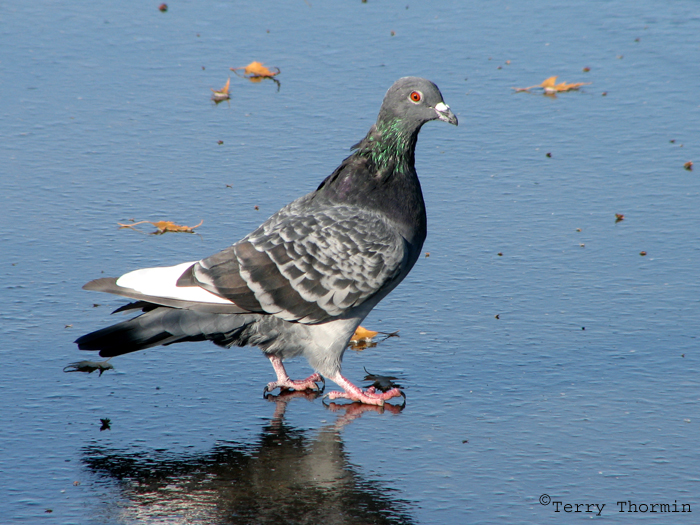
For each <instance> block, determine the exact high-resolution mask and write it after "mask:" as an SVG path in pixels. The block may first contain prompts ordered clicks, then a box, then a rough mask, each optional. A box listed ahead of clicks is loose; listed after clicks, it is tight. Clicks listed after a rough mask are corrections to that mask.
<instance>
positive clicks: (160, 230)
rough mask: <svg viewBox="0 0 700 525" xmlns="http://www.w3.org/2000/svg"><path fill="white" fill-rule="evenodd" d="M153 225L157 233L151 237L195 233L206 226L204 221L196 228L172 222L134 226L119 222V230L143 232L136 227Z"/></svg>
mask: <svg viewBox="0 0 700 525" xmlns="http://www.w3.org/2000/svg"><path fill="white" fill-rule="evenodd" d="M146 223H148V224H151V225H153V227H155V228H156V231H154V232H151V235H162V234H164V233H167V232H173V233H194V229H195V228H199V227H200V226H201V225H202V224H204V219H202V220H201V221H199V224H197V225H196V226H180V225H179V224H175V223H174V222H172V221H156V222H152V221H139V222H135V223H133V224H122V223H121V222H118V223H117V224H118V225H119V229H120V230H121V229H123V228H131V229H132V230H136V231H141V230H139V229H138V228H134V226H138V225H139V224H146Z"/></svg>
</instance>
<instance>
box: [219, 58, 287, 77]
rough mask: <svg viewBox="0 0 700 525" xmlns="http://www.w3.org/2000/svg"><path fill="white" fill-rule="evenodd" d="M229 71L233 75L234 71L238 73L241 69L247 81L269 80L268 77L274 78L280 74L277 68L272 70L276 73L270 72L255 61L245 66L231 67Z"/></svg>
mask: <svg viewBox="0 0 700 525" xmlns="http://www.w3.org/2000/svg"><path fill="white" fill-rule="evenodd" d="M229 69H231V71H233V72H234V73H235V72H236V71H240V70H241V69H242V70H243V73H244V74H245V75H247V77H246V78H249V79H254V78H269V77H274V76H276V75H279V74H280V70H279V68H277V67H276V68H274V69H276V70H277V71H272V70H270V69H268V68H267V67H265V66H264V65H263V63H262V62H257V61H253V62H251V63H250V64H248V65H247V66H243V67H232V68H229Z"/></svg>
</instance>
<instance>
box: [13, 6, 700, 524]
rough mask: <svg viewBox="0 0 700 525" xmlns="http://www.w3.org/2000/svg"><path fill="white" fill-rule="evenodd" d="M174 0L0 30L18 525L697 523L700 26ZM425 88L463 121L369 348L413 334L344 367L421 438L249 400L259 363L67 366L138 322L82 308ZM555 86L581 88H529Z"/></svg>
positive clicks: (260, 203) (107, 304)
mask: <svg viewBox="0 0 700 525" xmlns="http://www.w3.org/2000/svg"><path fill="white" fill-rule="evenodd" d="M158 4H159V2H150V3H149V2H146V3H144V2H88V3H85V2H76V1H74V0H66V1H64V2H51V1H42V0H39V1H32V2H21V3H20V2H13V3H9V4H7V3H6V4H4V5H3V7H2V10H0V212H1V213H0V230H1V231H2V232H3V233H2V235H1V236H0V254H1V255H0V280H1V281H2V287H1V288H0V298H1V299H2V305H3V306H2V308H0V360H1V361H0V365H1V366H0V399H2V401H3V406H2V408H0V490H2V495H3V497H2V498H0V517H1V519H0V521H2V523H43V522H46V523H60V524H134V523H192V524H194V523H197V524H200V523H202V524H207V523H211V524H219V523H236V524H238V523H323V522H333V523H358V524H359V523H363V524H364V523H416V524H445V523H532V524H542V523H561V522H565V521H569V520H571V521H574V520H576V521H580V520H581V519H582V518H584V517H585V518H590V517H592V516H595V515H596V514H597V513H598V510H597V508H595V506H593V511H592V512H588V513H587V512H585V510H586V507H584V506H582V505H581V504H598V505H603V504H605V507H604V508H603V510H602V512H601V516H600V517H601V518H603V519H605V520H606V521H608V522H611V521H614V522H619V523H632V522H635V523H636V522H639V521H640V520H644V519H647V520H650V521H652V522H654V523H666V524H668V523H672V524H673V523H679V524H681V523H682V524H688V523H692V522H694V521H695V520H694V519H693V518H692V516H695V514H688V513H687V512H685V513H683V512H678V513H664V514H663V515H662V514H661V513H659V512H658V511H659V510H660V509H662V507H660V506H658V505H657V506H656V507H651V505H652V504H662V503H663V504H669V505H673V504H674V502H675V504H676V505H677V507H676V508H677V509H678V510H680V509H682V508H683V507H682V506H681V505H682V504H686V505H690V508H691V509H692V512H693V513H696V512H700V476H699V475H698V472H700V458H699V456H698V452H697V451H698V450H700V437H699V436H700V429H699V428H698V423H699V422H700V413H699V410H698V401H699V400H700V394H699V393H698V392H699V387H700V381H699V379H698V367H699V364H700V355H699V353H698V343H699V341H698V337H699V336H700V299H699V297H700V285H699V279H698V273H699V269H700V263H699V262H698V261H699V260H700V242H699V241H698V231H700V206H699V205H698V203H699V202H700V201H699V195H700V178H699V175H698V174H699V173H700V131H699V130H700V126H698V122H700V96H699V95H700V91H699V90H698V85H700V69H699V68H698V65H697V64H698V58H699V57H700V37H699V36H698V35H700V6H699V5H698V3H697V2H695V1H692V0H687V1H676V2H670V3H659V2H652V1H650V0H641V1H638V2H621V1H613V2H602V1H585V2H584V1H574V2H547V1H543V2H537V3H531V2H513V3H511V2H501V1H495V2H488V3H473V4H472V3H466V2H448V1H436V2H430V3H428V2H423V3H413V2H409V3H394V2H378V1H373V0H369V1H368V2H367V3H366V4H365V3H361V2H360V1H359V0H358V1H355V2H343V3H341V2H335V3H323V2H319V1H318V0H310V1H308V2H305V1H303V0H299V1H292V2H280V3H260V2H248V3H239V2H217V3H204V2H176V1H173V2H170V3H169V9H168V11H167V12H165V13H162V12H160V11H159V10H158V8H157V7H158ZM392 31H393V32H394V35H393V36H392ZM253 60H259V61H262V62H265V64H266V65H268V66H271V67H272V66H274V67H279V69H280V70H281V74H280V75H279V76H278V77H277V78H278V80H279V82H280V89H279V91H277V86H276V85H275V84H274V83H272V82H269V81H266V82H262V83H259V84H254V83H251V82H248V81H246V80H244V79H242V78H239V77H237V76H235V75H234V74H233V73H232V72H230V71H229V67H237V66H244V65H246V64H248V63H249V62H251V61H253ZM585 67H588V68H590V71H588V72H584V71H583V68H585ZM406 75H420V76H425V77H427V78H430V79H431V80H433V81H435V82H436V83H437V84H438V85H439V86H440V88H441V90H442V93H443V95H444V98H445V100H446V102H447V103H448V104H449V105H450V106H451V107H452V109H453V110H454V111H455V113H456V114H457V115H458V117H459V120H460V126H459V127H458V128H454V127H452V126H447V125H444V124H442V123H430V124H428V125H426V126H425V128H424V129H423V131H422V133H421V136H420V139H419V145H418V150H417V153H416V163H417V169H418V172H419V175H420V176H421V180H422V182H423V190H424V194H425V199H426V203H427V207H428V220H429V236H428V240H427V242H426V245H425V247H424V250H425V251H426V252H429V254H430V255H429V257H424V258H421V260H420V261H419V263H418V264H417V265H416V267H415V268H414V270H413V272H412V273H411V274H410V275H409V277H408V278H407V279H406V281H405V282H404V283H403V284H402V285H401V286H400V287H399V288H398V289H397V290H395V291H394V292H393V293H392V294H391V295H390V296H389V297H388V298H387V299H385V300H384V301H383V302H382V303H381V304H380V305H379V306H378V307H377V308H376V309H375V310H374V311H373V312H372V313H371V314H370V316H369V317H368V318H367V320H366V321H365V323H364V325H365V326H367V327H368V328H371V329H374V330H381V331H385V332H393V331H396V330H399V331H400V336H401V337H400V338H391V339H388V340H386V341H383V342H382V343H380V344H379V345H378V346H376V347H374V348H369V349H366V350H364V351H362V352H355V351H352V350H351V351H348V353H347V354H346V357H345V361H344V371H345V373H346V375H347V376H348V377H350V378H351V379H353V380H355V381H357V382H360V383H361V379H362V378H363V377H364V375H365V371H364V368H366V369H367V370H369V371H370V372H373V373H378V374H387V375H393V376H397V377H398V378H399V379H398V381H399V382H400V383H401V385H402V386H404V390H405V392H406V395H407V398H408V402H407V405H406V408H405V409H404V410H403V411H402V412H398V411H392V410H385V411H383V412H381V411H378V410H375V409H368V410H366V411H364V412H363V411H362V410H360V409H358V408H357V407H350V408H347V407H346V408H345V409H342V408H340V407H332V408H333V409H329V408H326V407H325V406H324V405H323V404H322V403H321V401H320V399H315V400H313V399H308V400H307V399H296V398H295V399H283V400H278V401H276V402H275V401H270V400H263V399H262V397H261V395H260V394H261V391H262V387H263V386H264V385H265V384H266V383H267V382H268V381H269V380H270V379H271V378H272V370H271V368H270V366H269V363H268V362H267V360H266V359H264V358H262V357H261V356H260V355H259V352H258V350H256V349H250V348H245V349H238V348H236V349H231V350H224V349H220V348H217V347H215V346H213V345H210V344H204V343H186V344H180V345H177V346H175V347H169V348H156V349H150V350H147V351H143V352H139V353H136V354H130V355H127V356H123V357H120V358H117V359H115V360H112V364H114V366H115V370H112V371H107V372H105V373H104V374H103V375H102V376H101V377H98V375H97V373H93V374H89V375H88V374H80V373H73V374H67V373H64V372H63V371H62V370H63V367H64V366H66V365H68V364H69V363H71V362H75V361H79V360H81V359H85V358H89V357H94V356H92V355H91V354H86V353H84V352H79V351H78V350H77V348H76V346H75V345H74V344H73V343H72V341H73V340H74V339H75V338H76V337H78V336H79V335H82V334H83V333H86V332H88V331H91V330H94V329H96V328H99V327H102V326H104V325H106V324H107V323H108V322H109V321H110V319H109V312H111V311H112V310H114V309H115V308H117V307H118V306H120V305H121V304H123V301H122V300H120V299H119V298H117V297H112V296H107V295H101V294H95V293H92V292H85V291H83V290H81V286H82V285H83V284H84V283H85V282H87V281H88V280H91V279H93V278H98V277H102V276H117V275H120V274H122V273H124V272H126V271H128V270H132V269H136V268H141V267H146V266H154V265H167V264H174V263H179V262H183V261H188V260H196V259H199V258H201V257H204V256H207V255H210V254H212V253H214V252H215V251H218V250H220V249H222V248H224V247H226V246H227V245H229V244H231V243H232V242H234V241H236V240H238V239H239V238H241V237H242V236H243V235H245V234H246V233H248V232H249V231H250V230H251V229H252V228H254V227H255V226H257V225H258V224H259V223H260V222H262V221H263V220H264V219H265V218H267V217H268V216H269V215H270V214H272V213H273V212H274V211H276V210H277V209H278V208H279V207H281V206H283V205H284V204H286V203H287V202H289V201H290V200H292V199H294V198H295V197H297V196H299V195H301V194H303V193H305V192H308V191H310V190H312V189H314V188H315V187H316V186H317V184H318V182H319V181H320V180H322V179H323V178H324V177H325V176H327V175H328V174H329V173H330V172H331V171H332V170H333V169H334V168H335V167H336V166H337V164H338V163H339V162H340V161H341V160H342V159H343V158H344V157H345V156H346V155H347V154H348V149H349V147H350V146H351V145H352V144H354V143H355V142H356V141H357V140H359V139H360V138H361V137H362V136H364V134H365V133H366V131H367V129H368V128H369V126H370V125H371V124H372V122H373V121H374V119H375V118H376V113H377V110H378V108H379V104H380V103H381V99H382V97H383V95H384V92H385V91H386V89H387V88H388V87H389V86H390V85H391V83H392V82H393V81H394V80H396V79H397V78H399V77H401V76H406ZM553 75H559V77H560V78H559V81H566V82H590V83H591V84H590V85H587V86H584V87H583V88H582V89H581V90H580V91H578V92H570V93H563V94H560V95H558V96H557V97H556V98H554V97H546V96H542V94H541V93H540V92H536V91H535V92H533V93H514V91H513V90H512V88H513V87H525V86H531V85H535V84H539V83H540V82H542V81H543V80H544V79H545V78H547V77H550V76H553ZM229 76H231V100H230V102H228V103H227V102H223V103H221V104H219V105H214V104H213V103H212V102H211V101H210V96H211V91H210V88H214V89H218V88H220V87H221V86H223V85H224V83H225V82H226V79H227V78H228V77H229ZM603 94H605V96H603ZM219 141H222V144H219ZM547 153H550V154H551V156H550V157H548V156H547V155H546V154H547ZM688 161H694V162H695V166H696V167H695V169H694V170H693V171H688V170H685V169H684V168H683V165H684V164H685V163H686V162H688ZM255 206H257V207H258V209H256V208H255ZM616 213H617V214H623V215H624V220H623V221H621V222H618V223H616V222H615V214H616ZM129 219H135V220H151V221H157V220H171V221H174V222H176V223H178V224H185V225H195V224H197V223H198V222H199V221H200V220H203V221H204V223H203V225H202V226H201V227H200V228H198V229H197V230H196V231H197V235H191V234H166V235H162V236H153V235H144V234H139V233H137V232H134V231H131V230H119V229H118V225H117V223H118V222H125V221H128V220H129ZM640 252H646V255H645V256H642V255H640ZM499 254H501V255H499ZM496 316H498V317H496ZM289 368H290V371H291V372H292V373H293V376H296V377H305V376H306V375H308V373H309V369H308V367H307V366H306V363H305V362H302V361H295V362H293V363H292V364H291V365H290V367H289ZM101 419H109V420H110V427H111V429H110V430H104V431H100V427H101V421H100V420H101ZM544 494H546V495H548V496H549V498H550V499H549V500H547V498H544V497H543V499H542V500H540V498H541V496H542V495H544ZM540 501H543V502H545V503H546V502H547V501H549V504H547V505H542V504H541V503H540ZM618 501H624V502H627V501H630V502H632V503H634V504H635V505H637V512H636V513H628V512H626V510H627V509H628V507H624V509H623V510H624V512H619V510H620V508H621V506H620V504H618V503H617V502H618ZM556 502H561V503H556ZM566 504H570V505H572V507H569V508H568V509H569V510H571V511H572V512H570V513H567V512H566V510H565V509H566V507H564V505H566ZM576 504H579V505H580V506H579V507H578V508H579V510H580V512H578V513H576V512H573V510H575V509H576V506H575V505H576ZM642 505H646V507H643V506H642ZM588 508H589V509H591V507H588ZM644 508H646V509H647V511H646V512H642V511H641V510H640V509H644ZM650 508H653V509H655V512H654V513H652V512H651V511H650V510H649V509H650ZM673 508H674V507H673V506H670V507H669V509H670V510H673ZM687 508H688V507H687V506H686V507H685V509H687ZM557 509H558V510H559V512H556V511H557ZM49 511H50V512H49Z"/></svg>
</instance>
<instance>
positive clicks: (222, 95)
mask: <svg viewBox="0 0 700 525" xmlns="http://www.w3.org/2000/svg"><path fill="white" fill-rule="evenodd" d="M230 85H231V77H228V80H227V81H226V84H225V85H224V87H222V88H221V89H220V90H218V91H217V90H215V89H213V88H210V89H211V90H212V93H213V95H212V96H211V99H212V100H213V101H214V102H216V103H217V104H218V103H219V102H223V101H224V100H229V99H230V98H231V97H230V95H229V92H228V91H229V87H230Z"/></svg>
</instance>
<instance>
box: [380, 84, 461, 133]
mask: <svg viewBox="0 0 700 525" xmlns="http://www.w3.org/2000/svg"><path fill="white" fill-rule="evenodd" d="M437 119H439V120H443V121H445V122H449V123H450V124H454V125H455V126H456V125H457V117H455V115H454V113H452V111H451V110H450V107H449V106H448V105H447V104H445V102H444V101H443V100H442V94H441V93H440V90H439V89H438V87H437V86H436V85H435V84H433V83H432V82H431V81H430V80H426V79H424V78H419V77H404V78H400V79H399V80H397V81H396V82H394V85H393V86H391V87H390V88H389V91H387V92H386V95H385V96H384V102H382V108H381V109H380V110H379V118H378V119H377V127H378V128H379V129H382V128H383V127H385V126H393V125H396V123H397V122H400V123H401V127H402V128H403V129H404V130H407V131H408V130H411V131H413V130H416V131H417V130H419V129H420V127H421V126H422V125H423V124H425V123H426V122H429V121H431V120H437Z"/></svg>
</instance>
